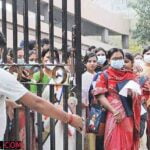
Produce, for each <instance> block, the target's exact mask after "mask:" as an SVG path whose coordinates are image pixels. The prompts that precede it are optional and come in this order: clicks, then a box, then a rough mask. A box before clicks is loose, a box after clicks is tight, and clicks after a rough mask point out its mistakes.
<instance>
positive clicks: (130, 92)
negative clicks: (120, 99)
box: [128, 89, 139, 97]
mask: <svg viewBox="0 0 150 150" xmlns="http://www.w3.org/2000/svg"><path fill="white" fill-rule="evenodd" d="M128 95H129V96H131V97H137V96H138V95H139V94H138V93H137V92H134V91H133V90H131V89H128Z"/></svg>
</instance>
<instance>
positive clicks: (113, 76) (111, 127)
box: [93, 48, 140, 150]
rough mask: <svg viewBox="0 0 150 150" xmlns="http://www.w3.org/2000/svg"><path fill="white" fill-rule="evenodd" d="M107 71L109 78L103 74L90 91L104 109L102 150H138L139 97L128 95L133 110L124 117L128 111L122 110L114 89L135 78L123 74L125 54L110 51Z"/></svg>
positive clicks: (127, 72) (125, 72)
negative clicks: (105, 112) (105, 114)
mask: <svg viewBox="0 0 150 150" xmlns="http://www.w3.org/2000/svg"><path fill="white" fill-rule="evenodd" d="M108 58H109V64H110V67H109V68H108V69H107V70H106V73H107V74H108V78H107V79H106V78H105V76H104V73H102V74H101V75H100V76H99V77H98V80H97V83H96V87H95V89H94V91H93V93H94V96H95V97H96V98H97V100H98V101H99V102H100V103H101V105H102V106H103V107H105V108H106V109H107V117H106V125H105V135H104V149H105V150H111V149H115V150H122V149H124V150H138V148H139V147H138V146H139V136H138V134H139V124H140V117H139V116H140V105H139V103H140V102H139V95H137V94H135V93H134V92H133V91H130V92H131V93H130V95H131V96H132V100H131V99H130V103H131V102H132V107H131V106H130V110H131V112H132V113H131V114H130V115H129V114H128V115H127V110H126V109H127V107H124V105H123V103H122V100H121V98H120V96H119V92H118V90H117V88H116V87H117V85H118V84H119V83H123V82H124V81H126V80H127V81H128V80H134V79H135V74H133V73H132V72H131V71H125V70H123V69H122V68H123V67H124V53H123V51H122V50H121V49H118V48H112V49H110V50H109V52H108Z"/></svg>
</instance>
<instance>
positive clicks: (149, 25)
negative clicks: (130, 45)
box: [132, 0, 150, 45]
mask: <svg viewBox="0 0 150 150" xmlns="http://www.w3.org/2000/svg"><path fill="white" fill-rule="evenodd" d="M132 7H133V8H134V10H135V11H136V13H137V15H138V21H137V24H136V30H135V31H134V32H133V37H134V38H135V39H137V41H138V42H140V44H142V45H145V44H150V0H137V1H136V2H134V3H132Z"/></svg>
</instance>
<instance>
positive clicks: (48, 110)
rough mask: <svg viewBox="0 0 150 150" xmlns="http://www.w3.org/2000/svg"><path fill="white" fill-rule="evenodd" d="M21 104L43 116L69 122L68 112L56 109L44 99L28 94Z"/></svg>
mask: <svg viewBox="0 0 150 150" xmlns="http://www.w3.org/2000/svg"><path fill="white" fill-rule="evenodd" d="M21 102H22V103H23V104H24V105H26V106H28V107H29V108H31V109H32V110H35V111H37V112H39V113H41V114H43V115H46V116H49V117H51V118H55V119H58V120H61V121H63V122H68V115H67V113H66V112H64V111H62V110H60V109H58V108H56V106H54V105H53V104H52V103H50V102H48V101H46V100H44V99H42V98H41V97H38V96H36V95H33V94H31V93H27V94H25V95H24V96H23V97H22V98H21Z"/></svg>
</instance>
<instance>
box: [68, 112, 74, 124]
mask: <svg viewBox="0 0 150 150" xmlns="http://www.w3.org/2000/svg"><path fill="white" fill-rule="evenodd" d="M68 118H69V119H68V124H71V123H72V122H73V115H71V114H68Z"/></svg>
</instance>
